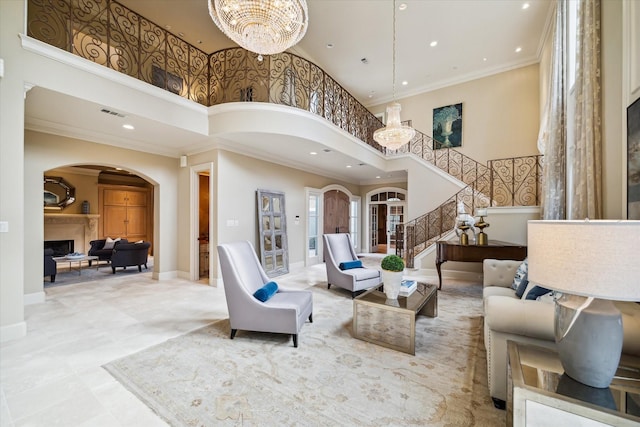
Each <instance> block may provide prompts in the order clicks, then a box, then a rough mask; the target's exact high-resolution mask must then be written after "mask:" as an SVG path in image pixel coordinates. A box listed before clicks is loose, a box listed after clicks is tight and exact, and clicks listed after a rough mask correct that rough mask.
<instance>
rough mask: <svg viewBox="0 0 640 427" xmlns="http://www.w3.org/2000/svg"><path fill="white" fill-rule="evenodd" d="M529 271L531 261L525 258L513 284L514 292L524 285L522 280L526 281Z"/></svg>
mask: <svg viewBox="0 0 640 427" xmlns="http://www.w3.org/2000/svg"><path fill="white" fill-rule="evenodd" d="M528 270H529V261H528V259H527V258H525V259H524V261H522V264H520V267H518V269H517V270H516V275H515V277H514V278H513V282H511V289H513V290H514V291H515V290H517V289H518V286H520V284H521V283H522V279H524V278H525V276H526V275H527V273H528Z"/></svg>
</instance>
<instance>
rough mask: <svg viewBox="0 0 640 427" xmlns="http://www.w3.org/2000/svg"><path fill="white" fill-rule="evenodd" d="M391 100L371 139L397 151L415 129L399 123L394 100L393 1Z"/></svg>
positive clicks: (396, 103) (394, 46)
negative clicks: (382, 121) (382, 120)
mask: <svg viewBox="0 0 640 427" xmlns="http://www.w3.org/2000/svg"><path fill="white" fill-rule="evenodd" d="M392 83H393V100H394V102H392V103H391V104H389V106H387V125H386V127H383V128H380V129H378V130H376V131H375V132H374V133H373V139H374V140H375V141H376V142H377V143H378V144H380V145H382V146H383V147H387V148H388V149H390V150H397V149H398V148H400V147H402V146H403V145H404V144H406V143H407V142H409V141H411V138H413V137H414V136H415V134H416V131H415V129H413V128H412V127H410V126H404V125H403V124H402V123H401V122H400V109H401V107H400V104H399V103H398V102H395V99H396V1H395V0H393V76H392Z"/></svg>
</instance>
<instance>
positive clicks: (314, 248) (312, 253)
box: [307, 194, 320, 265]
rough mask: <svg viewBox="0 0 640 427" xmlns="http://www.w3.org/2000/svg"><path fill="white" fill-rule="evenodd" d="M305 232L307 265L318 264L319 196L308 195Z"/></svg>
mask: <svg viewBox="0 0 640 427" xmlns="http://www.w3.org/2000/svg"><path fill="white" fill-rule="evenodd" d="M308 203H309V205H308V212H307V219H308V230H307V265H312V264H317V263H319V262H320V258H319V256H320V196H319V195H318V194H309V199H308Z"/></svg>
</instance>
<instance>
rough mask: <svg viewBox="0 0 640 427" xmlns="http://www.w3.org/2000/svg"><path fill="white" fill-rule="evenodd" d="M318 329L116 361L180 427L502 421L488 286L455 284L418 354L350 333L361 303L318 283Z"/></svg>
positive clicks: (422, 329)
mask: <svg viewBox="0 0 640 427" xmlns="http://www.w3.org/2000/svg"><path fill="white" fill-rule="evenodd" d="M311 289H312V291H313V293H314V295H313V297H314V313H313V319H314V323H312V324H310V323H307V324H305V326H304V327H303V328H302V331H301V335H300V338H299V340H300V341H299V347H298V348H297V349H296V348H294V347H293V344H292V340H291V338H290V337H289V336H285V335H278V334H265V333H255V332H245V331H239V332H238V334H237V336H236V338H235V339H234V340H230V339H229V323H228V320H220V321H218V322H215V323H213V324H211V325H209V326H206V327H204V328H201V329H198V330H196V331H193V332H191V333H188V334H186V335H183V336H180V337H177V338H175V339H171V340H169V341H166V342H164V343H162V344H159V345H157V346H154V347H151V348H148V349H146V350H143V351H141V352H139V353H136V354H133V355H131V356H127V357H125V358H123V359H120V360H116V361H114V362H111V363H109V364H107V365H105V366H104V367H105V369H107V371H109V372H110V373H111V374H112V375H113V376H114V377H115V378H116V379H117V380H118V381H120V382H121V383H122V384H123V385H124V386H125V387H127V388H128V389H129V390H131V391H132V392H133V393H134V394H135V395H136V396H137V397H138V398H140V399H141V400H142V401H144V402H145V403H146V404H147V405H148V406H149V407H150V408H151V409H153V410H154V411H155V412H156V413H157V414H158V415H159V416H160V417H162V418H163V419H165V420H166V421H167V422H168V423H169V424H170V425H172V426H214V425H216V426H226V425H229V426H231V425H234V426H235V425H242V426H276V425H279V426H284V425H288V426H294V425H295V426H407V425H419V426H499V425H504V424H505V412H504V411H500V410H497V409H495V408H494V407H493V405H492V403H491V399H490V398H489V392H488V389H487V376H486V358H485V357H486V356H485V351H484V347H483V344H482V317H481V306H482V301H481V289H480V287H478V285H466V284H459V285H456V284H452V283H449V282H448V283H447V286H446V289H443V290H442V291H441V292H440V294H439V307H438V317H437V318H428V317H423V316H420V317H419V318H418V320H417V323H416V329H417V336H416V355H415V356H411V355H408V354H404V353H400V352H397V351H394V350H389V349H386V348H383V347H380V346H377V345H375V344H370V343H367V342H364V341H360V340H358V339H354V338H353V337H352V335H351V330H352V323H351V322H352V312H353V302H352V300H351V298H349V297H348V296H347V294H346V293H344V292H341V290H339V289H338V290H334V289H333V288H332V289H331V290H327V289H326V285H318V286H313V287H311Z"/></svg>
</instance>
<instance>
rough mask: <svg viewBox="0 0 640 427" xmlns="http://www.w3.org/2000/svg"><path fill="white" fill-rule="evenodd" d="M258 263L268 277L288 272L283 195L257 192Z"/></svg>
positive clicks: (266, 191) (263, 191)
mask: <svg viewBox="0 0 640 427" xmlns="http://www.w3.org/2000/svg"><path fill="white" fill-rule="evenodd" d="M257 195H258V225H259V229H260V230H259V231H260V262H261V263H262V268H263V269H264V271H265V273H266V274H267V276H269V277H274V276H280V275H282V274H286V273H288V272H289V254H288V248H287V218H286V215H285V208H284V193H282V192H277V191H268V190H258V192H257Z"/></svg>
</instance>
